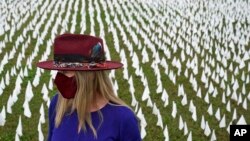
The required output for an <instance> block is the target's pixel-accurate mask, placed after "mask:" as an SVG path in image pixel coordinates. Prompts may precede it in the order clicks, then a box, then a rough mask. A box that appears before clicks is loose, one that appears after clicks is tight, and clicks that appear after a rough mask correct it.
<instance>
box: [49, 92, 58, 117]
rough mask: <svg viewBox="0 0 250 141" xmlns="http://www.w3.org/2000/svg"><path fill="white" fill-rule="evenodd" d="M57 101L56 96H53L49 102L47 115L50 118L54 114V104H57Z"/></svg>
mask: <svg viewBox="0 0 250 141" xmlns="http://www.w3.org/2000/svg"><path fill="white" fill-rule="evenodd" d="M57 100H58V94H55V95H54V96H53V97H52V98H51V101H50V105H49V115H50V116H52V115H54V113H55V108H56V104H57Z"/></svg>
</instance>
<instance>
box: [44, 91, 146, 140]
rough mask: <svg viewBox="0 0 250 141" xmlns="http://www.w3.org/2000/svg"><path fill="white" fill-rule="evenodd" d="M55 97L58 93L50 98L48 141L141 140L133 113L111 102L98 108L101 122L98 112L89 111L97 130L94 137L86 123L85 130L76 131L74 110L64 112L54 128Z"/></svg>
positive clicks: (75, 113) (76, 123)
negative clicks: (70, 112) (57, 125)
mask: <svg viewBox="0 0 250 141" xmlns="http://www.w3.org/2000/svg"><path fill="white" fill-rule="evenodd" d="M57 99H58V94H56V95H55V96H54V97H53V98H52V100H51V103H50V107H49V132H48V141H141V136H140V131H139V126H138V120H137V118H136V116H135V114H134V113H133V112H132V111H131V110H130V109H129V108H128V107H125V106H120V105H116V104H113V103H108V104H106V105H105V106H104V107H103V108H101V109H100V112H101V113H102V115H103V121H102V123H101V124H100V122H101V120H100V118H99V115H98V112H97V111H96V112H91V119H92V124H93V126H94V127H95V129H96V130H97V138H96V139H95V138H94V134H93V132H92V130H91V129H90V128H89V126H88V125H86V129H87V130H86V131H84V130H83V129H82V130H81V131H80V133H78V124H79V122H78V116H77V112H76V111H74V112H73V113H72V114H65V116H64V117H63V119H62V121H61V123H60V125H59V127H58V128H56V127H55V116H56V109H55V108H56V103H57ZM98 127H99V128H98Z"/></svg>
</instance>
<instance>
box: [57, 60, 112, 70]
mask: <svg viewBox="0 0 250 141" xmlns="http://www.w3.org/2000/svg"><path fill="white" fill-rule="evenodd" d="M53 65H54V66H55V67H58V68H88V69H91V68H107V66H106V63H105V62H99V63H96V62H91V63H80V62H58V61H54V63H53Z"/></svg>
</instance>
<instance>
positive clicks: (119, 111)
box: [108, 102, 135, 119]
mask: <svg viewBox="0 0 250 141" xmlns="http://www.w3.org/2000/svg"><path fill="white" fill-rule="evenodd" d="M108 107H109V110H110V112H112V114H114V115H115V116H116V117H120V118H123V119H127V118H134V117H135V113H134V111H133V110H132V109H131V108H130V107H128V106H125V105H119V104H115V103H113V102H109V103H108Z"/></svg>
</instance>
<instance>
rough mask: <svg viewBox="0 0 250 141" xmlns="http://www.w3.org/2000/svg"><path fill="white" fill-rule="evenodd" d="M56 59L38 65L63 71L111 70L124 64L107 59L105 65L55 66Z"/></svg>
mask: <svg viewBox="0 0 250 141" xmlns="http://www.w3.org/2000/svg"><path fill="white" fill-rule="evenodd" d="M53 63H54V61H53V60H49V61H43V62H38V63H37V64H36V65H37V67H39V68H42V69H46V70H62V71H98V70H111V69H118V68H121V67H122V66H123V64H122V63H120V62H116V61H105V67H86V66H85V67H72V68H70V67H67V68H66V67H56V66H54V64H53Z"/></svg>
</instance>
